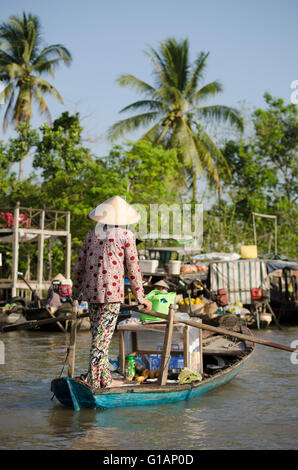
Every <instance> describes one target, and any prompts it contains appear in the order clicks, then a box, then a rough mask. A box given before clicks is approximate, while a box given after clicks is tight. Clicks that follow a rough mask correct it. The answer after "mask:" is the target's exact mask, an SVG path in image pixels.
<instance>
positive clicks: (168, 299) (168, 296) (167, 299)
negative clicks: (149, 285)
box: [140, 290, 176, 323]
mask: <svg viewBox="0 0 298 470" xmlns="http://www.w3.org/2000/svg"><path fill="white" fill-rule="evenodd" d="M146 297H147V299H148V300H150V302H152V310H153V312H156V313H163V314H164V315H168V313H169V307H170V305H171V304H175V300H176V292H161V291H160V290H152V291H151V292H149V294H147V295H146ZM140 318H141V321H142V322H143V323H145V322H148V323H153V322H160V321H164V320H163V319H162V318H157V317H152V315H147V314H146V313H141V315H140Z"/></svg>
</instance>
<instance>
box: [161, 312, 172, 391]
mask: <svg viewBox="0 0 298 470" xmlns="http://www.w3.org/2000/svg"><path fill="white" fill-rule="evenodd" d="M174 313H175V308H174V305H170V309H169V314H168V319H167V320H168V323H167V327H166V331H165V339H164V344H163V351H162V358H161V365H160V372H159V377H158V385H166V383H167V377H168V369H169V362H170V357H171V345H172V336H173V325H174Z"/></svg>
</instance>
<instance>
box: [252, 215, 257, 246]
mask: <svg viewBox="0 0 298 470" xmlns="http://www.w3.org/2000/svg"><path fill="white" fill-rule="evenodd" d="M252 225H253V231H254V244H255V245H257V230H256V221H255V214H254V213H252Z"/></svg>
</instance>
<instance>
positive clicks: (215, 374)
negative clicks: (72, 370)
mask: <svg viewBox="0 0 298 470" xmlns="http://www.w3.org/2000/svg"><path fill="white" fill-rule="evenodd" d="M241 331H242V333H243V332H244V333H246V334H248V335H251V332H250V331H249V330H248V329H247V328H246V327H244V326H242V327H241ZM231 333H232V331H231ZM253 351H254V344H253V343H252V342H249V341H240V342H238V343H236V344H235V343H233V342H231V341H230V340H228V339H227V338H225V337H221V336H215V337H211V338H209V339H207V340H206V341H205V344H203V357H204V360H203V362H204V370H205V371H206V372H205V373H204V374H203V379H202V380H200V381H198V380H197V381H194V382H191V383H187V384H183V385H179V384H178V383H177V381H173V380H170V381H168V380H167V381H166V383H165V384H164V385H158V384H157V380H156V379H155V380H156V382H155V383H154V382H149V383H142V384H137V383H131V384H129V385H123V386H118V387H110V388H103V389H96V390H92V388H91V387H89V386H88V385H87V384H86V383H84V382H83V381H82V380H81V379H80V378H71V377H64V378H58V379H54V380H53V381H52V383H51V390H52V392H53V393H54V395H55V397H56V398H57V399H58V400H59V401H60V402H61V403H62V404H63V405H66V406H69V407H72V408H73V409H74V410H76V411H78V410H80V409H81V408H93V409H96V408H101V409H103V408H114V407H124V406H144V405H158V404H164V403H173V402H177V401H181V400H188V399H191V398H193V397H196V396H199V395H202V394H203V393H207V392H209V391H211V390H213V389H215V388H217V387H219V386H221V385H224V384H226V383H227V382H229V381H230V380H232V379H233V378H234V377H235V376H236V375H237V374H238V373H239V372H240V371H241V370H242V368H243V366H244V364H245V363H246V361H247V360H248V359H249V358H250V356H251V355H252V353H253ZM122 378H123V377H122Z"/></svg>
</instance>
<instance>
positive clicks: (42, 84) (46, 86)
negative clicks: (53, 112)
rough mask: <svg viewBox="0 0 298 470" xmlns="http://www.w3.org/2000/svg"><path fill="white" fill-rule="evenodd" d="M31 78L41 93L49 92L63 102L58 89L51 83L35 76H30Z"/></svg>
mask: <svg viewBox="0 0 298 470" xmlns="http://www.w3.org/2000/svg"><path fill="white" fill-rule="evenodd" d="M31 78H32V83H33V84H34V85H36V86H37V87H38V88H39V89H40V90H41V91H42V92H43V93H49V94H51V95H52V96H53V97H54V98H56V99H57V100H58V101H60V103H62V104H63V99H62V96H61V95H60V93H59V91H58V90H57V89H56V88H55V87H54V86H53V85H51V83H49V82H48V81H47V80H44V79H43V78H41V77H37V76H32V77H31Z"/></svg>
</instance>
